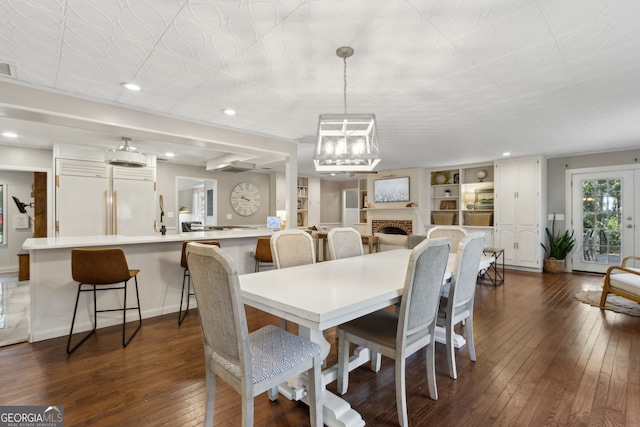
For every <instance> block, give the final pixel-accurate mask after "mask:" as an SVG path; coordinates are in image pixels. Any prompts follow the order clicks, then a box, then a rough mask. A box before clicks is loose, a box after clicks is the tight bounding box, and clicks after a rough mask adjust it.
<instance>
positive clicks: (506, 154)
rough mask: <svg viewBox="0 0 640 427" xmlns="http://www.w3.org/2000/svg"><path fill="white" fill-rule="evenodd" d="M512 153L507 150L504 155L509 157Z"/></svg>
mask: <svg viewBox="0 0 640 427" xmlns="http://www.w3.org/2000/svg"><path fill="white" fill-rule="evenodd" d="M510 155H511V153H510V152H508V151H505V152H504V153H502V157H509V156H510Z"/></svg>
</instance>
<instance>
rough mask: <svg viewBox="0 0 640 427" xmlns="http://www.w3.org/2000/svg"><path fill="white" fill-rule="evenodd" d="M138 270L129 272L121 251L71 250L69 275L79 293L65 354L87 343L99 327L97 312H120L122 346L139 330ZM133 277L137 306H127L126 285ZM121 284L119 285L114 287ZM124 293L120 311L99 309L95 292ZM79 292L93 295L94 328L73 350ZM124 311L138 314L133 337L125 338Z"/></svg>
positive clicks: (125, 316)
mask: <svg viewBox="0 0 640 427" xmlns="http://www.w3.org/2000/svg"><path fill="white" fill-rule="evenodd" d="M139 272H140V270H130V269H129V266H128V265H127V259H126V257H125V255H124V252H123V250H122V249H120V248H107V249H73V250H72V251H71V276H72V277H73V280H75V281H76V282H78V294H77V296H76V305H75V308H74V309H73V319H72V320H71V330H70V331H69V339H68V341H67V353H71V352H73V351H74V350H75V349H76V348H78V347H79V346H80V344H82V343H83V342H85V341H86V340H87V338H89V337H90V336H91V335H93V333H94V332H95V331H96V327H97V324H98V313H104V312H109V311H122V346H123V347H126V346H127V344H129V342H130V341H131V340H132V339H133V337H134V336H135V335H136V333H137V332H138V330H140V327H141V326H142V313H141V311H140V294H139V293H138V276H137V274H138V273H139ZM131 278H133V279H134V281H135V286H136V299H137V301H138V305H137V306H135V307H127V283H128V282H129V280H130V279H131ZM118 283H122V286H113V285H116V284H118ZM84 286H91V288H89V289H83V287H84ZM120 289H123V290H124V306H123V308H114V309H107V310H98V305H97V302H98V301H97V300H98V299H97V292H98V291H110V290H120ZM81 292H93V329H92V330H91V332H89V333H88V334H86V335H85V336H84V338H82V340H80V342H79V343H77V344H76V345H75V346H73V348H70V346H71V336H72V335H73V326H74V324H75V321H76V313H77V312H78V301H79V300H80V293H81ZM127 310H137V311H138V327H137V328H136V330H135V331H133V334H131V336H130V337H129V338H128V339H126V328H127Z"/></svg>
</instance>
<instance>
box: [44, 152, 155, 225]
mask: <svg viewBox="0 0 640 427" xmlns="http://www.w3.org/2000/svg"><path fill="white" fill-rule="evenodd" d="M55 197H56V234H57V235H58V236H97V235H108V234H121V235H128V236H135V235H150V234H153V233H154V232H155V227H154V226H155V218H156V205H157V202H156V196H155V169H154V168H148V167H144V168H125V167H117V166H109V165H107V164H105V163H102V162H92V161H82V160H68V159H57V160H56V194H55Z"/></svg>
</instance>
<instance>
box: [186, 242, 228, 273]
mask: <svg viewBox="0 0 640 427" xmlns="http://www.w3.org/2000/svg"><path fill="white" fill-rule="evenodd" d="M194 242H197V243H202V244H203V245H215V246H217V247H220V242H218V241H217V240H198V241H194ZM189 243H191V241H189V240H185V241H184V242H182V256H181V257H180V266H181V267H182V268H187V269H188V268H189V266H188V265H187V245H188V244H189Z"/></svg>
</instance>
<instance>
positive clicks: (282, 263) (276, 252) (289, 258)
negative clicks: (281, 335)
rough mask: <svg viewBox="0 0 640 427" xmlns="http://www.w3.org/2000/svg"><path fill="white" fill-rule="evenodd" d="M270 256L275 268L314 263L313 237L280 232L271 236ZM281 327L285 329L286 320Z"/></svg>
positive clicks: (291, 232)
mask: <svg viewBox="0 0 640 427" xmlns="http://www.w3.org/2000/svg"><path fill="white" fill-rule="evenodd" d="M271 256H272V257H273V265H274V266H275V268H288V267H296V266H298V265H305V264H314V263H315V262H316V251H315V244H314V243H313V237H311V235H310V234H309V233H307V232H306V231H304V230H281V231H276V232H275V233H273V234H272V235H271ZM281 326H282V328H283V329H287V320H286V319H282V323H281Z"/></svg>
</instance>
